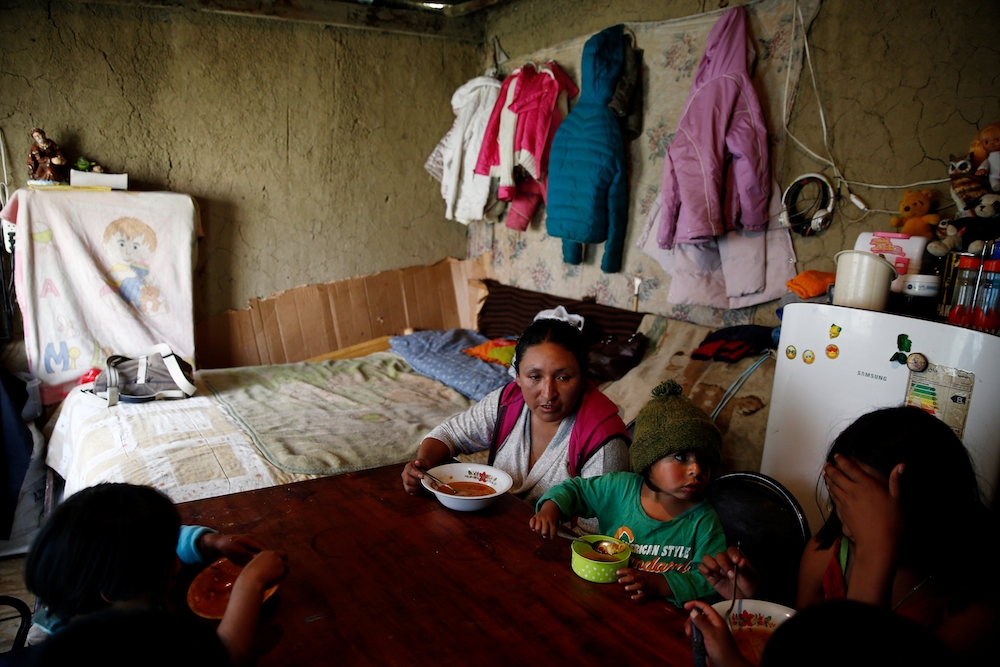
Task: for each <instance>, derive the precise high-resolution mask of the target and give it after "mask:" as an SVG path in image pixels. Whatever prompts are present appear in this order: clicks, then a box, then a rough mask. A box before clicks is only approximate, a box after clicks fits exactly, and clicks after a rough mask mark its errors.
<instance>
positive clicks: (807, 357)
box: [802, 350, 816, 364]
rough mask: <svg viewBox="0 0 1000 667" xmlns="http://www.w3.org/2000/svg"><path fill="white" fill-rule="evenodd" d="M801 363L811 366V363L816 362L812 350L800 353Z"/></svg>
mask: <svg viewBox="0 0 1000 667" xmlns="http://www.w3.org/2000/svg"><path fill="white" fill-rule="evenodd" d="M802 361H804V362H806V363H807V364H811V363H812V362H814V361H816V355H815V354H814V353H813V351H812V350H806V351H805V352H803V353H802Z"/></svg>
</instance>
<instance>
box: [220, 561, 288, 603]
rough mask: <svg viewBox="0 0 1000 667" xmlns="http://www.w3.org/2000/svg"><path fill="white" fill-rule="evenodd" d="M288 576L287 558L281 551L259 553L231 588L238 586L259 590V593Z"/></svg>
mask: <svg viewBox="0 0 1000 667" xmlns="http://www.w3.org/2000/svg"><path fill="white" fill-rule="evenodd" d="M287 574H288V556H287V555H286V554H285V552H283V551H261V552H260V553H258V554H257V555H256V556H254V557H253V558H251V559H250V562H249V563H247V564H246V567H244V568H243V571H242V572H240V576H239V577H237V578H236V583H235V584H233V587H234V588H235V587H236V586H239V585H240V582H241V581H243V586H248V587H253V588H254V589H259V590H260V592H261V593H263V592H264V591H266V590H267V589H268V588H270V587H271V586H274V585H275V584H279V583H281V581H282V580H283V579H284V578H285V575H287Z"/></svg>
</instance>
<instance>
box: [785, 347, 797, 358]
mask: <svg viewBox="0 0 1000 667" xmlns="http://www.w3.org/2000/svg"><path fill="white" fill-rule="evenodd" d="M796 354H798V352H797V351H796V349H795V346H794V345H789V346H788V347H786V348H785V356H786V357H788V358H789V359H794V358H795V355H796Z"/></svg>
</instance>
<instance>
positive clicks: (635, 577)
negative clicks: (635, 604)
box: [615, 567, 671, 601]
mask: <svg viewBox="0 0 1000 667" xmlns="http://www.w3.org/2000/svg"><path fill="white" fill-rule="evenodd" d="M615 574H617V575H618V583H619V584H621V585H622V586H624V587H625V590H626V591H628V592H629V593H631V594H632V595H631V598H632V599H633V600H636V601H639V600H649V599H652V598H658V597H659V598H665V597H667V596H668V595H670V592H671V591H670V585H669V584H668V583H667V580H666V578H665V577H664V576H663V575H662V574H655V573H652V572H642V571H640V570H636V569H634V568H631V567H627V568H624V569H621V570H618V571H617V572H616V573H615Z"/></svg>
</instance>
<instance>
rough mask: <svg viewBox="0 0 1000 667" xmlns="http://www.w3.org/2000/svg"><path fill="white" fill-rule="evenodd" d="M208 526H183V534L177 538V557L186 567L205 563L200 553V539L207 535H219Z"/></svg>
mask: <svg viewBox="0 0 1000 667" xmlns="http://www.w3.org/2000/svg"><path fill="white" fill-rule="evenodd" d="M217 532H219V531H217V530H212V529H211V528H208V527H206V526H181V533H180V535H178V536H177V557H178V558H180V559H181V562H182V563H184V564H185V565H198V564H200V563H203V562H204V561H203V560H202V555H201V552H200V551H198V538H200V537H201V536H202V535H204V534H205V533H217Z"/></svg>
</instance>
